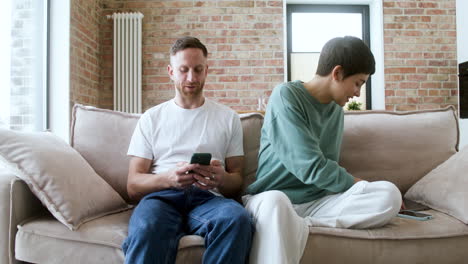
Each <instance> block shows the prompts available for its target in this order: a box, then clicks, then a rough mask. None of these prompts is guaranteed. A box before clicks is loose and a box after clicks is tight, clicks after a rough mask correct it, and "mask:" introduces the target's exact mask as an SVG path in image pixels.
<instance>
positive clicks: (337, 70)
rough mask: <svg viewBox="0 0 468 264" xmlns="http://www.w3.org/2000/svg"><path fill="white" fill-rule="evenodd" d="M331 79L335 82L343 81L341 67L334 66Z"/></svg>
mask: <svg viewBox="0 0 468 264" xmlns="http://www.w3.org/2000/svg"><path fill="white" fill-rule="evenodd" d="M332 78H333V80H335V81H341V80H343V67H342V66H341V65H336V66H335V68H333V70H332Z"/></svg>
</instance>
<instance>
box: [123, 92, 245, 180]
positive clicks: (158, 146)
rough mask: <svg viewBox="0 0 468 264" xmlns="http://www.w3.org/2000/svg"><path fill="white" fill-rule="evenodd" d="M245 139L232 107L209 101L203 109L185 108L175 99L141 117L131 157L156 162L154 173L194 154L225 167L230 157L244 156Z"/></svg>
mask: <svg viewBox="0 0 468 264" xmlns="http://www.w3.org/2000/svg"><path fill="white" fill-rule="evenodd" d="M242 136H243V132H242V125H241V122H240V118H239V116H238V115H237V113H236V112H234V111H233V110H232V109H230V108H229V107H227V106H224V105H220V104H217V103H215V102H213V101H211V100H209V99H207V98H205V102H204V104H203V105H202V106H200V107H198V108H195V109H184V108H181V107H180V106H178V105H177V104H176V103H175V101H174V99H172V100H169V101H167V102H164V103H162V104H159V105H157V106H154V107H152V108H150V109H149V110H147V111H146V112H145V113H144V114H143V115H142V116H141V118H140V120H139V121H138V124H137V126H136V128H135V131H134V132H133V136H132V140H131V141H130V146H129V149H128V152H127V155H130V156H136V157H141V158H145V159H150V160H153V165H152V173H154V174H159V173H162V172H166V171H168V170H171V169H174V168H175V167H176V164H177V163H178V162H181V161H186V162H190V158H191V157H192V154H193V153H211V155H212V160H219V161H221V163H222V164H223V166H224V165H225V164H224V161H225V159H226V158H229V157H234V156H243V155H244V148H243V145H242V144H243V139H242Z"/></svg>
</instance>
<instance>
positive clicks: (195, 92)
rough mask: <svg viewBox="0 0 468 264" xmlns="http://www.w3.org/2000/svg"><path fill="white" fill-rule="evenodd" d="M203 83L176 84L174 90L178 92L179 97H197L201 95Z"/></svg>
mask: <svg viewBox="0 0 468 264" xmlns="http://www.w3.org/2000/svg"><path fill="white" fill-rule="evenodd" d="M204 85H205V83H198V82H197V83H182V84H181V83H178V84H176V88H177V90H178V91H179V93H180V95H182V96H183V97H186V98H190V97H192V98H193V97H198V96H200V95H201V93H202V91H203V86H204ZM185 86H195V87H194V88H187V87H185Z"/></svg>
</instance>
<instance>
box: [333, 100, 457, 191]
mask: <svg viewBox="0 0 468 264" xmlns="http://www.w3.org/2000/svg"><path fill="white" fill-rule="evenodd" d="M344 122H345V123H344V128H345V129H344V135H343V144H342V148H341V156H340V162H339V163H340V165H341V166H343V167H344V168H346V169H347V170H348V172H350V173H351V174H352V175H353V176H355V177H359V178H362V179H365V180H369V181H376V180H387V181H391V182H393V183H395V184H396V185H397V186H398V188H399V189H400V190H401V192H402V193H406V191H407V190H408V189H409V188H410V187H411V186H412V185H413V184H414V183H415V182H416V181H418V180H419V179H421V178H422V177H423V176H424V175H426V174H427V173H428V172H430V171H431V170H432V169H434V168H435V167H437V166H438V165H439V164H441V163H442V162H444V161H445V160H447V159H448V158H449V157H450V156H452V155H453V154H455V153H456V152H457V151H458V141H459V134H458V133H459V129H458V119H457V116H456V113H455V108H454V107H453V106H450V107H447V108H444V109H437V110H426V111H412V112H390V111H352V112H346V113H345V119H344Z"/></svg>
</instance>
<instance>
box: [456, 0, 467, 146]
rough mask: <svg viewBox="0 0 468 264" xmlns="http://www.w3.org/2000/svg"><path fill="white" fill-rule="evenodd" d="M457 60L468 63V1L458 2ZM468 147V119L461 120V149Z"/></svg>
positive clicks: (458, 0)
mask: <svg viewBox="0 0 468 264" xmlns="http://www.w3.org/2000/svg"><path fill="white" fill-rule="evenodd" d="M456 8H457V9H456V10H457V59H458V63H461V62H465V61H468V49H467V47H468V19H467V18H466V16H465V15H466V14H465V13H466V10H468V1H466V0H457V6H456ZM464 11H465V13H464ZM466 145H468V118H464V119H460V149H461V148H462V147H463V146H466Z"/></svg>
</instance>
